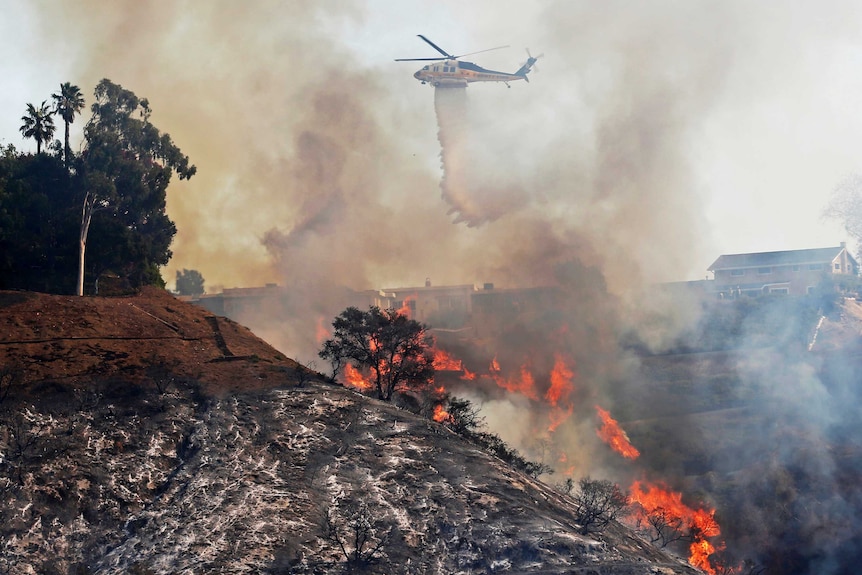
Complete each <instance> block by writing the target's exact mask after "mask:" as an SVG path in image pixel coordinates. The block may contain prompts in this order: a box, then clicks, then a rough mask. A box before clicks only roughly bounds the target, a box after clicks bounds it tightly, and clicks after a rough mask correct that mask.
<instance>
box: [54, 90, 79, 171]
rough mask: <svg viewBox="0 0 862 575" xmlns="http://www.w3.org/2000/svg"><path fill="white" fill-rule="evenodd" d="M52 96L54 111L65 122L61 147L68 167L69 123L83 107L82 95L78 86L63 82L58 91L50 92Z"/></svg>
mask: <svg viewBox="0 0 862 575" xmlns="http://www.w3.org/2000/svg"><path fill="white" fill-rule="evenodd" d="M51 97H52V98H54V111H55V112H56V113H57V114H59V115H60V117H61V118H63V121H64V122H65V123H66V139H65V141H64V143H65V146H64V147H63V162H64V163H65V164H66V167H67V168H68V167H69V156H71V155H72V150H71V148H70V147H69V124H71V123H72V122H74V121H75V116H76V115H78V113H79V112H80V111H81V110H83V109H84V95H83V94H81V89H80V88H79V87H78V86H75V85H73V84H70V83H69V82H63V83H62V84H60V92H59V93H57V94H52V95H51Z"/></svg>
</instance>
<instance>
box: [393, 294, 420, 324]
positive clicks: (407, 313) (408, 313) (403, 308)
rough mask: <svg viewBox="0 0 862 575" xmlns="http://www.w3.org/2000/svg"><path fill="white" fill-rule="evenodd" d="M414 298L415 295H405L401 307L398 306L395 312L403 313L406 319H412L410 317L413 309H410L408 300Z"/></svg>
mask: <svg viewBox="0 0 862 575" xmlns="http://www.w3.org/2000/svg"><path fill="white" fill-rule="evenodd" d="M415 299H416V296H415V295H409V296H407V297H405V298H404V301H403V302H401V307H399V308H398V312H397V313H398V314H399V315H403V316H404V317H406V318H407V319H413V318H412V315H413V311H412V310H411V309H410V302H411V301H413V300H415Z"/></svg>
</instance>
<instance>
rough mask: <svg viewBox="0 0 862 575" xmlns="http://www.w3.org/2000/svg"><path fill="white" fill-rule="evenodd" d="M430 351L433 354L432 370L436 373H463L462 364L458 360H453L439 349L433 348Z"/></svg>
mask: <svg viewBox="0 0 862 575" xmlns="http://www.w3.org/2000/svg"><path fill="white" fill-rule="evenodd" d="M432 351H433V352H434V369H436V370H437V371H464V362H462V361H461V360H460V359H455V358H454V357H452V356H451V355H450V354H449V353H447V352H445V351H443V350H442V349H440V348H439V347H435V348H433V350H432Z"/></svg>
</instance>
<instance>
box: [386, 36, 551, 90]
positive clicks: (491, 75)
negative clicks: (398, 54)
mask: <svg viewBox="0 0 862 575" xmlns="http://www.w3.org/2000/svg"><path fill="white" fill-rule="evenodd" d="M418 36H419V37H420V38H422V40H424V41H425V42H427V43H428V44H429V45H430V46H431V47H432V48H434V49H435V50H437V51H438V52H440V53H441V54H443V57H437V58H396V59H395V61H396V62H425V61H428V62H437V63H435V64H427V65H425V66H423V67H422V69H421V70H418V71H417V72H416V73H415V74H413V77H414V78H416V79H417V80H419V81H420V82H422V83H423V84H431V85H432V86H434V87H435V88H466V87H467V84H469V83H470V82H504V83H505V84H506V86H507V87H509V88H511V86H509V82H513V81H515V80H524V81H526V82H529V81H530V79H529V78H527V74H529V73H530V70H531V69H532V67H533V64H535V63H536V60H538V59H539V58H541V57H542V54H539V55H538V56H533V55H532V54H530V51H529V50H527V61H526V62H525V63H524V65H523V66H521V67H520V68H518V71H517V72H515V73H513V74H510V73H508V72H497V71H495V70H488V69H486V68H482V67H481V66H478V65H476V64H474V63H472V62H464V61H461V60H459V59H458V58H463V57H464V56H472V55H473V54H481V53H482V52H490V51H491V50H499V49H501V48H508V46H498V47H496V48H488V49H487V50H479V51H478V52H470V53H469V54H461V55H460V56H454V55H452V54H449V53H448V52H446V51H445V50H443V49H442V48H440V46H438V45H437V44H435V43H434V42H432V41H431V40H429V39H428V38H426V37H425V36H423V35H422V34H419V35H418Z"/></svg>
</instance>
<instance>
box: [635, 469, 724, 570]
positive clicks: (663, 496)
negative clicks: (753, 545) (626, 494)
mask: <svg viewBox="0 0 862 575" xmlns="http://www.w3.org/2000/svg"><path fill="white" fill-rule="evenodd" d="M630 492H631V501H632V503H635V504H637V507H639V508H640V512H639V515H640V517H639V518H640V519H641V520H644V519H646V517H647V516H648V515H649V514H651V513H653V512H655V511H657V510H661V511H662V512H664V513H666V514H668V515H669V516H670V517H672V518H674V519H678V520H681V522H682V524H683V525H685V526H687V528H688V529H690V531H691V534H692V535H693V536H694V540H693V541H692V543H691V545H690V546H689V558H688V561H689V563H691V564H692V565H694V566H695V567H699V568H700V569H703V570H704V571H706V572H707V573H709V574H710V575H715V573H716V570H715V568H714V567H713V566H712V563H711V561H710V559H709V557H710V555H712V554H713V553H715V551H716V548H715V545H713V544H712V543H711V542H710V541H708V540H707V539H711V538H714V537H718V536H719V535H721V529H720V528H719V526H718V522H717V521H716V520H715V517H714V516H715V509H710V510H706V509H692V508H691V507H689V506H688V505H686V504H685V503H683V502H682V493H678V492H674V491H670V490H668V489H666V488H664V487H662V486H658V485H646V486H644V485H643V484H642V483H641V482H640V481H635V482H634V483H633V484H632V486H631V489H630Z"/></svg>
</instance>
